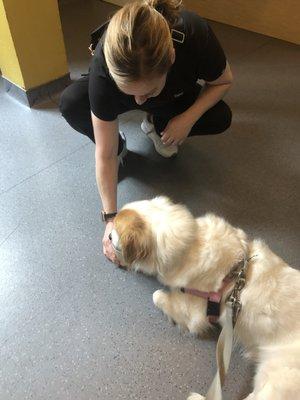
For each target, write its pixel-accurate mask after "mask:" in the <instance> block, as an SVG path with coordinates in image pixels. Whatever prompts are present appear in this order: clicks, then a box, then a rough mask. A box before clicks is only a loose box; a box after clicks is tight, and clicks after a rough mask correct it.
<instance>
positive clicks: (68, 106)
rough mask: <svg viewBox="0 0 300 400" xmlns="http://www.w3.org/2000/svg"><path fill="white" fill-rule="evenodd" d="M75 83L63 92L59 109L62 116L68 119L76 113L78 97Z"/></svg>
mask: <svg viewBox="0 0 300 400" xmlns="http://www.w3.org/2000/svg"><path fill="white" fill-rule="evenodd" d="M72 86H73V85H70V86H68V87H67V88H66V89H65V90H64V91H63V92H62V94H61V96H60V101H59V110H60V112H61V114H62V116H63V117H64V118H66V119H68V118H69V117H70V116H71V115H72V114H75V113H76V107H77V106H76V97H75V96H74V94H75V93H73V92H74V90H73V87H72Z"/></svg>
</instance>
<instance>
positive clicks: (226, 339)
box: [205, 304, 234, 400]
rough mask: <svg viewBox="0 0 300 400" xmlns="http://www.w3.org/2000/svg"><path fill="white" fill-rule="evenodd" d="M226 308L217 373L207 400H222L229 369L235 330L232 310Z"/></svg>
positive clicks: (218, 350) (217, 355)
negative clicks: (223, 387) (223, 386)
mask: <svg viewBox="0 0 300 400" xmlns="http://www.w3.org/2000/svg"><path fill="white" fill-rule="evenodd" d="M225 307H226V313H225V323H224V325H223V329H222V331H221V333H220V336H219V339H218V343H217V348H216V359H217V372H216V375H215V377H214V380H213V381H212V383H211V385H210V387H209V389H208V392H207V395H206V398H205V399H206V400H222V385H223V383H224V380H225V376H226V374H227V371H228V368H229V363H230V358H231V352H232V345H233V329H234V328H233V325H232V308H231V307H230V306H228V305H227V304H226V305H225Z"/></svg>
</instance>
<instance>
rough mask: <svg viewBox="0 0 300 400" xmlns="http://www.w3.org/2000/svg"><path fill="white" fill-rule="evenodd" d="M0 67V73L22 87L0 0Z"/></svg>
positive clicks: (17, 61)
mask: <svg viewBox="0 0 300 400" xmlns="http://www.w3.org/2000/svg"><path fill="white" fill-rule="evenodd" d="M0 69H1V72H2V75H3V76H5V78H7V79H8V80H9V81H11V82H14V83H15V84H16V85H18V86H21V87H24V80H23V76H22V73H21V70H20V66H19V60H18V57H17V54H16V50H15V47H14V43H13V39H12V37H11V33H10V30H9V26H8V22H7V18H6V12H5V9H4V5H3V2H2V1H0Z"/></svg>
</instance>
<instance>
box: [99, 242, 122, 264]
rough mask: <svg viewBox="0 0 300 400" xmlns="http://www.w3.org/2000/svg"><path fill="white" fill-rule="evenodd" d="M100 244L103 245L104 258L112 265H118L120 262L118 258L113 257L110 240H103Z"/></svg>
mask: <svg viewBox="0 0 300 400" xmlns="http://www.w3.org/2000/svg"><path fill="white" fill-rule="evenodd" d="M102 244H103V253H104V255H105V257H106V258H107V259H108V260H110V261H112V262H113V263H114V264H116V265H120V261H119V260H118V258H117V257H116V255H115V252H114V250H113V248H112V245H111V242H110V240H109V239H103V241H102Z"/></svg>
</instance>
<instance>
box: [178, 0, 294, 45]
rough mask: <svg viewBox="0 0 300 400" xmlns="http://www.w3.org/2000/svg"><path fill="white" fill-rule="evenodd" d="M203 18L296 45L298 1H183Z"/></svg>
mask: <svg viewBox="0 0 300 400" xmlns="http://www.w3.org/2000/svg"><path fill="white" fill-rule="evenodd" d="M184 4H185V5H186V7H187V8H189V9H192V10H195V11H197V12H198V13H199V14H200V15H202V16H203V17H205V18H208V19H212V20H214V21H219V22H223V23H225V24H229V25H233V26H237V27H239V28H243V29H247V30H250V31H254V32H259V33H262V34H264V35H268V36H272V37H275V38H278V39H283V40H287V41H288V42H292V43H297V44H300V20H299V16H300V1H299V0H285V1H283V0H251V1H247V0H184Z"/></svg>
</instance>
